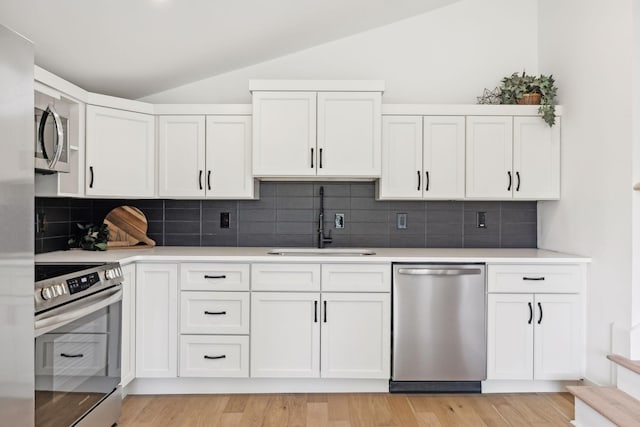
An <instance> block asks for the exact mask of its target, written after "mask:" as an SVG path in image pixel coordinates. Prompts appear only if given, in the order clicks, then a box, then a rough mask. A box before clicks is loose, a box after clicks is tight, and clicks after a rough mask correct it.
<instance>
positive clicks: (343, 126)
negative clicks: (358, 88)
mask: <svg viewBox="0 0 640 427" xmlns="http://www.w3.org/2000/svg"><path fill="white" fill-rule="evenodd" d="M381 96H382V95H381V93H380V92H319V93H318V142H317V145H318V165H317V166H318V167H317V172H318V175H319V176H320V175H322V176H336V177H379V176H380V157H381V148H380V138H381V132H380V117H381V116H380V102H381Z"/></svg>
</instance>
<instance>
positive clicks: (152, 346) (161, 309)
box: [136, 264, 178, 378]
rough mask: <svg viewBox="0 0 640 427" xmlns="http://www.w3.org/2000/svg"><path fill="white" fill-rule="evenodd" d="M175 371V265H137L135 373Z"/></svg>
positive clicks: (159, 374)
mask: <svg viewBox="0 0 640 427" xmlns="http://www.w3.org/2000/svg"><path fill="white" fill-rule="evenodd" d="M177 373H178V266H177V265H176V264H138V265H137V266H136V376H137V377H141V378H144V377H175V376H177Z"/></svg>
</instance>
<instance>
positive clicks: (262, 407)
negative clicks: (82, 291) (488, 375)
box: [118, 393, 573, 427]
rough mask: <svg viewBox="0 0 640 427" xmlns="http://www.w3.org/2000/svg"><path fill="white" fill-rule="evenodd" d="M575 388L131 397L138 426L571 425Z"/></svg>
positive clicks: (128, 420) (128, 403) (129, 408)
mask: <svg viewBox="0 0 640 427" xmlns="http://www.w3.org/2000/svg"><path fill="white" fill-rule="evenodd" d="M571 419H573V398H572V396H571V395H570V394H569V393H525V394H485V395H453V394H448V395H444V394H442V395H415V394H412V395H407V394H249V395H247V394H243V395H181V396H174V395H167V396H127V397H126V398H125V400H124V402H123V407H122V417H121V418H120V423H119V424H118V426H119V427H132V426H154V427H160V426H201V427H204V426H207V427H214V426H221V427H233V426H242V427H245V426H246V427H249V426H256V427H258V426H262V427H268V426H273V427H284V426H330V427H349V426H351V427H356V426H362V427H365V426H367V427H368V426H389V427H390V426H396V427H413V426H415V427H418V426H470V427H471V426H472V427H476V426H569V425H570V424H569V421H570V420H571Z"/></svg>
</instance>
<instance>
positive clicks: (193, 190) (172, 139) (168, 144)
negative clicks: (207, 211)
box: [158, 116, 205, 197]
mask: <svg viewBox="0 0 640 427" xmlns="http://www.w3.org/2000/svg"><path fill="white" fill-rule="evenodd" d="M158 128H159V129H158V176H159V180H158V194H159V195H160V197H204V195H205V187H204V180H205V176H204V174H205V118H204V116H160V118H159V120H158Z"/></svg>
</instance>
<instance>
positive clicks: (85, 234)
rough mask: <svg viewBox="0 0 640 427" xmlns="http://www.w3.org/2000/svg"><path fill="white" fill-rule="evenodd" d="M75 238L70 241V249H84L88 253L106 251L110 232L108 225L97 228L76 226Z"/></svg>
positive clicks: (93, 226) (89, 225)
mask: <svg viewBox="0 0 640 427" xmlns="http://www.w3.org/2000/svg"><path fill="white" fill-rule="evenodd" d="M76 225H77V227H78V229H77V230H76V235H75V237H72V238H70V239H69V241H68V244H69V247H70V248H82V249H84V250H86V251H106V250H107V241H108V240H109V231H108V230H107V225H106V224H100V225H99V226H95V225H93V224H86V225H82V224H76Z"/></svg>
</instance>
